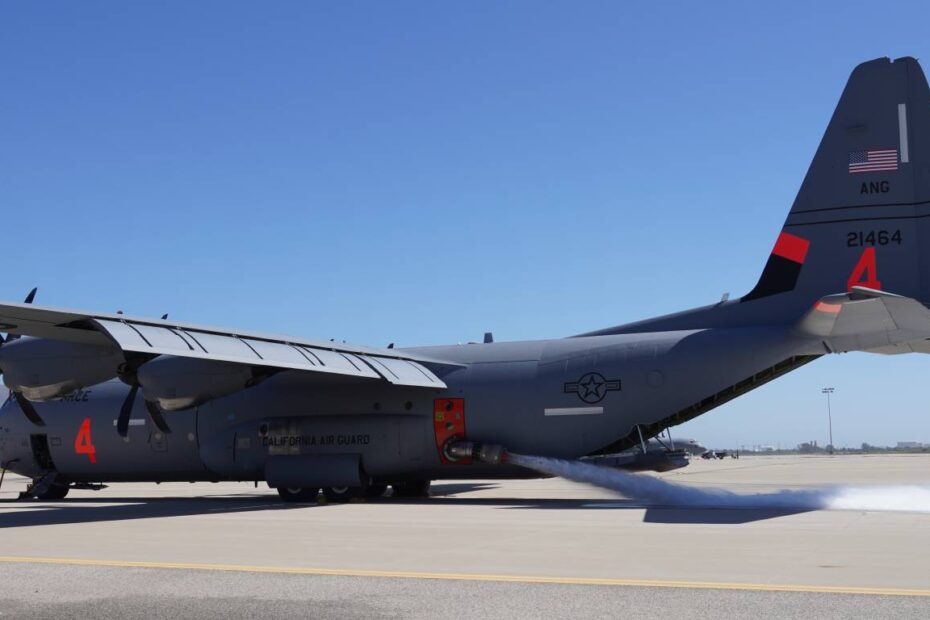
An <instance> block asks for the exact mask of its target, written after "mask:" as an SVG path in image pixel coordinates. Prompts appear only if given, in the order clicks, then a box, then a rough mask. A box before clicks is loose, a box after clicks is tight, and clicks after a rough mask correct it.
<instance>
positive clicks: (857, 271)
mask: <svg viewBox="0 0 930 620" xmlns="http://www.w3.org/2000/svg"><path fill="white" fill-rule="evenodd" d="M854 286H864V287H865V288H873V289H876V290H881V288H882V283H881V282H879V281H878V268H877V267H876V266H875V248H866V249H864V250H863V251H862V256H860V257H859V262H858V263H856V266H855V267H853V270H852V273H851V274H850V276H849V280H847V281H846V290H847V291H851V290H852V288H853V287H854Z"/></svg>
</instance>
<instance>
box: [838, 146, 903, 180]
mask: <svg viewBox="0 0 930 620" xmlns="http://www.w3.org/2000/svg"><path fill="white" fill-rule="evenodd" d="M897 169H898V149H881V150H877V151H854V152H852V153H850V154H849V174H855V173H857V172H880V171H882V170H897Z"/></svg>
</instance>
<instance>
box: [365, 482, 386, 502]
mask: <svg viewBox="0 0 930 620" xmlns="http://www.w3.org/2000/svg"><path fill="white" fill-rule="evenodd" d="M385 491H387V485H386V484H372V485H369V486H368V488H367V489H365V497H367V498H369V499H375V498H378V497H381V496H382V495H384V493H385Z"/></svg>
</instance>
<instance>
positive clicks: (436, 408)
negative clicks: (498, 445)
mask: <svg viewBox="0 0 930 620" xmlns="http://www.w3.org/2000/svg"><path fill="white" fill-rule="evenodd" d="M433 430H434V431H435V433H436V449H437V450H438V451H439V460H440V461H441V462H442V464H443V465H451V464H456V465H468V464H469V463H471V459H460V460H457V461H451V460H449V459H448V458H447V457H446V454H445V451H444V450H443V447H444V446H445V445H446V444H447V443H450V442H453V441H462V440H464V439H465V399H464V398H437V399H436V400H435V401H433Z"/></svg>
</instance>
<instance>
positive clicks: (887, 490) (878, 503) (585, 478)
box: [508, 454, 930, 512]
mask: <svg viewBox="0 0 930 620" xmlns="http://www.w3.org/2000/svg"><path fill="white" fill-rule="evenodd" d="M508 461H509V462H510V463H513V464H514V465H519V466H521V467H527V468H529V469H533V470H536V471H538V472H541V473H544V474H549V475H552V476H559V477H561V478H566V479H568V480H573V481H575V482H584V483H587V484H592V485H594V486H598V487H602V488H604V489H610V490H611V491H616V492H618V493H620V494H621V495H623V496H625V497H628V498H630V499H635V500H640V501H643V502H646V503H648V504H653V505H660V506H697V507H705V508H801V509H811V510H817V509H830V510H884V511H902V512H930V487H923V486H883V487H867V486H865V487H853V486H831V487H820V488H815V489H803V490H792V489H784V490H780V491H772V492H767V493H751V494H742V493H733V492H731V491H724V490H721V489H698V488H695V487H689V486H686V485H683V484H676V483H674V482H668V481H666V480H661V479H659V478H655V477H653V476H645V475H639V474H632V473H629V472H626V471H623V470H619V469H613V468H610V467H602V466H599V465H592V464H591V463H584V462H582V461H566V460H561V459H553V458H547V457H542V456H527V455H524V454H510V455H509V456H508Z"/></svg>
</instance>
